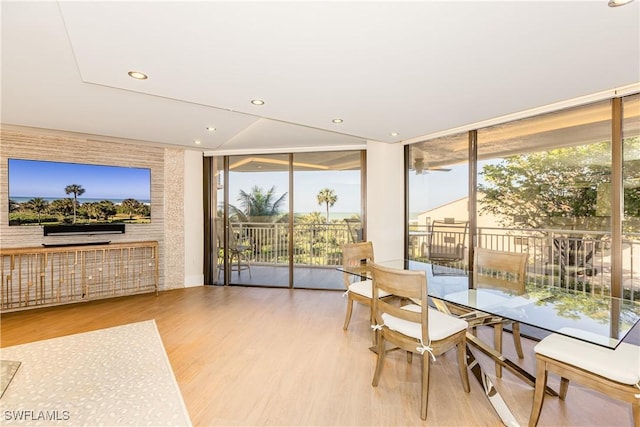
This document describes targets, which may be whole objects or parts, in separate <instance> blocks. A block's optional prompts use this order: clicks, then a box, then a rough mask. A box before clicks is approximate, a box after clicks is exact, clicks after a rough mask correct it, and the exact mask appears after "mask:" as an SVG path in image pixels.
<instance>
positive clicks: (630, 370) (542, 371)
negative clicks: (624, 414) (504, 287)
mask: <svg viewBox="0 0 640 427" xmlns="http://www.w3.org/2000/svg"><path fill="white" fill-rule="evenodd" d="M558 332H562V333H568V332H570V330H569V328H566V329H565V330H559V331H558ZM571 332H572V336H578V337H581V338H586V337H587V336H590V340H594V341H593V342H603V340H604V341H606V340H608V338H604V337H602V336H600V335H595V334H592V333H589V332H585V331H581V330H576V329H573V331H571ZM533 350H534V352H535V354H536V388H535V390H534V392H533V405H532V406H531V416H530V417H529V427H535V426H536V425H537V424H538V420H539V418H540V413H541V412H542V404H543V402H544V397H545V392H544V390H545V387H546V385H547V373H549V372H553V373H555V374H557V375H559V376H560V391H559V392H558V396H559V397H560V399H562V400H564V399H565V397H566V395H567V390H568V388H569V381H576V382H578V383H581V384H583V385H585V386H587V387H589V388H592V389H594V390H597V391H599V392H601V393H604V394H605V395H607V396H609V397H612V398H614V399H620V400H623V401H625V402H629V403H630V404H631V412H632V417H633V425H634V426H636V427H640V394H639V393H640V347H638V346H636V345H632V344H627V343H624V342H623V343H620V344H619V345H618V347H617V348H616V349H615V350H612V349H609V348H606V347H601V346H599V345H596V344H591V343H589V342H584V341H580V340H579V339H576V338H569V337H567V336H564V335H559V334H551V335H549V336H548V337H546V338H544V339H543V340H542V341H540V342H539V343H538V344H537V345H536V346H535V347H534V349H533Z"/></svg>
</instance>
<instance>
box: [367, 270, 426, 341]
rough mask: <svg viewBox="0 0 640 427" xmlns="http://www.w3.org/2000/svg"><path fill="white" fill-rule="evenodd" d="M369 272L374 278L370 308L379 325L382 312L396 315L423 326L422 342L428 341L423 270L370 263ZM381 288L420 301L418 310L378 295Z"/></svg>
mask: <svg viewBox="0 0 640 427" xmlns="http://www.w3.org/2000/svg"><path fill="white" fill-rule="evenodd" d="M370 268H371V276H372V280H373V301H372V310H373V313H374V316H375V319H376V322H377V323H378V324H379V325H382V324H383V323H384V321H383V320H382V315H383V314H384V313H388V314H390V315H392V316H395V317H397V318H400V319H403V320H407V321H409V322H415V323H420V325H421V330H422V342H423V343H425V344H426V343H428V342H429V314H428V313H429V310H428V309H427V303H428V302H427V275H426V272H425V271H424V270H400V269H395V268H387V267H383V266H380V265H378V264H375V263H372V264H371V267H370ZM380 291H386V292H388V293H389V294H393V295H396V296H398V297H400V298H406V299H411V300H412V301H420V302H421V305H422V310H420V312H417V311H412V310H403V309H402V308H400V307H399V306H398V304H397V302H395V301H393V298H391V299H380V298H379V295H380Z"/></svg>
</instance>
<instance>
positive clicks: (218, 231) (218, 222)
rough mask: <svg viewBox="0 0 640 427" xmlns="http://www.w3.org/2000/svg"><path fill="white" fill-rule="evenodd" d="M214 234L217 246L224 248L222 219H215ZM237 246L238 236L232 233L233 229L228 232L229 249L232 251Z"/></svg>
mask: <svg viewBox="0 0 640 427" xmlns="http://www.w3.org/2000/svg"><path fill="white" fill-rule="evenodd" d="M216 236H217V239H218V247H220V248H224V221H223V220H222V219H218V220H216ZM237 248H238V237H237V236H236V234H235V233H234V231H233V229H230V232H229V250H230V251H234V250H237Z"/></svg>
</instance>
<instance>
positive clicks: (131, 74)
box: [127, 71, 149, 80]
mask: <svg viewBox="0 0 640 427" xmlns="http://www.w3.org/2000/svg"><path fill="white" fill-rule="evenodd" d="M127 74H129V77H131V78H134V79H136V80H146V79H148V78H149V76H147V75H146V74H145V73H142V72H140V71H129V72H128V73H127Z"/></svg>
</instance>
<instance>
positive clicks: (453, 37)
mask: <svg viewBox="0 0 640 427" xmlns="http://www.w3.org/2000/svg"><path fill="white" fill-rule="evenodd" d="M1 12H2V75H1V78H2V94H1V96H2V110H1V119H2V123H4V124H11V125H23V126H32V127H38V128H47V129H56V130H65V131H74V132H80V133H86V134H93V135H99V136H106V137H119V138H129V139H135V140H142V141H151V142H158V143H162V144H171V145H183V146H187V147H191V148H197V149H201V150H203V151H208V152H212V151H218V152H224V153H247V152H249V153H251V152H253V153H261V152H274V151H289V150H291V151H301V150H309V149H326V148H333V149H339V148H356V147H362V146H364V144H365V142H366V141H367V140H373V141H382V142H400V141H403V140H408V139H415V138H419V137H421V136H424V135H429V134H432V133H435V132H440V131H443V130H447V129H452V128H456V127H459V126H464V125H467V124H470V123H475V122H479V121H482V120H487V119H490V118H493V117H498V116H502V115H506V114H511V113H516V112H519V111H523V110H528V109H532V108H537V107H541V106H544V105H547V104H552V103H556V102H561V101H565V100H569V99H573V98H577V97H583V96H588V95H590V94H594V93H598V92H601V91H606V90H611V89H615V88H618V87H623V86H627V85H630V84H637V83H638V82H640V2H638V1H636V2H633V3H631V4H629V5H626V6H623V7H618V8H610V7H607V0H597V1H596V0H590V1H565V2H562V1H537V2H525V1H467V2H463V1H448V2H445V1H422V2H419V1H412V2H399V1H389V2H384V1H377V2H362V1H356V2H346V1H341V2H338V1H325V2H310V1H297V2H296V1H289V2H270V1H259V2H245V1H228V2H223V1H194V2H186V1H175V2H170V1H139V2H132V1H131V2H130V1H109V2H97V1H87V2H83V1H68V2H67V1H61V2H53V1H49V2H47V1H40V2H13V1H4V0H3V1H2V11H1ZM131 70H139V71H143V72H145V73H147V74H148V75H149V79H147V80H144V81H138V80H133V79H131V78H130V77H128V75H127V72H128V71H131ZM252 99H262V100H264V101H265V105H263V106H255V105H252V104H251V103H250V100H252ZM334 118H341V119H343V120H344V122H343V123H340V124H335V123H333V122H332V119H334ZM207 126H214V127H215V128H216V131H215V132H208V131H206V130H205V128H206V127H207ZM392 132H398V133H399V135H398V136H391V133H392ZM194 140H200V141H201V145H199V146H196V145H194Z"/></svg>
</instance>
